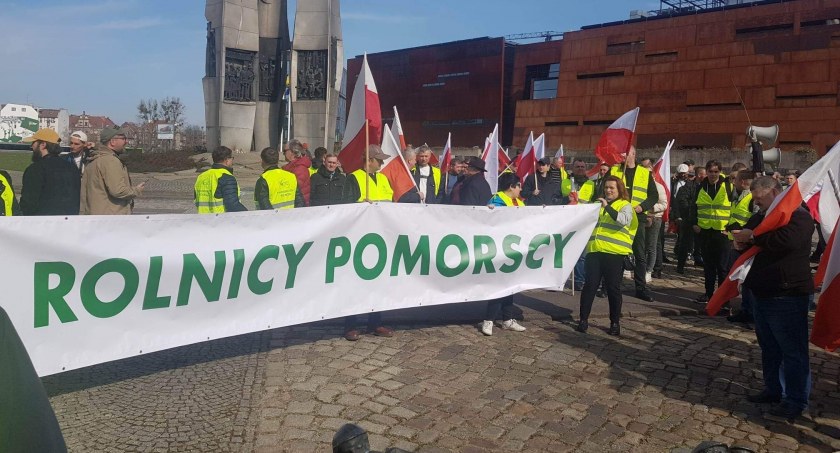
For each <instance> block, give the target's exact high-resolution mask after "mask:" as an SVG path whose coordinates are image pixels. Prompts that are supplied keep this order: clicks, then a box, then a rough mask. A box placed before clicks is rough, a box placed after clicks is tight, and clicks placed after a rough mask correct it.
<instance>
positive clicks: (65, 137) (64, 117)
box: [38, 109, 71, 146]
mask: <svg viewBox="0 0 840 453" xmlns="http://www.w3.org/2000/svg"><path fill="white" fill-rule="evenodd" d="M38 122H39V125H38V127H39V128H41V129H44V128H47V129H52V130H54V131H56V132H58V136H59V137H61V144H62V145H64V146H67V144H68V143H70V132H71V131H70V113H68V112H67V109H38Z"/></svg>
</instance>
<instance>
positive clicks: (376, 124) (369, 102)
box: [338, 54, 382, 174]
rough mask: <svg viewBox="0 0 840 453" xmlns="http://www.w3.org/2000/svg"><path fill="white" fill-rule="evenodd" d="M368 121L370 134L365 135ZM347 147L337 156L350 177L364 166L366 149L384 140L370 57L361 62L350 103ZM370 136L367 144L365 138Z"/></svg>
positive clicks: (346, 136) (346, 133)
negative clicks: (369, 145)
mask: <svg viewBox="0 0 840 453" xmlns="http://www.w3.org/2000/svg"><path fill="white" fill-rule="evenodd" d="M365 121H367V129H368V130H367V134H366V133H365ZM344 130H345V132H344V139H345V140H344V147H343V148H341V152H340V153H339V154H338V159H339V160H340V161H341V167H342V168H343V169H344V172H345V173H347V174H350V173H352V172H354V171H356V170H358V169H360V168H363V167H364V166H365V148H366V147H367V145H368V144H378V143H380V141H381V139H382V110H381V109H380V107H379V93H378V92H377V91H376V83H374V81H373V75H372V74H371V72H370V66H368V61H367V54H365V57H364V59H363V60H362V69H361V71H360V72H359V78H358V79H356V86H355V88H353V97H352V98H351V99H350V112H349V113H348V114H347V127H346V128H345V129H344ZM366 136H367V143H365V137H366Z"/></svg>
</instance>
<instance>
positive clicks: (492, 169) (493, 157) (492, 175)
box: [483, 123, 510, 201]
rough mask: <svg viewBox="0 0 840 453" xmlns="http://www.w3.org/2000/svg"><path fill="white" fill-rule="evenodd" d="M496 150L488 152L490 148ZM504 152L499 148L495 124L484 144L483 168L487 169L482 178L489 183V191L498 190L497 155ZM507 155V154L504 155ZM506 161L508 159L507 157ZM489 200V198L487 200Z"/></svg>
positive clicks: (494, 191) (497, 125) (497, 126)
mask: <svg viewBox="0 0 840 453" xmlns="http://www.w3.org/2000/svg"><path fill="white" fill-rule="evenodd" d="M494 149H495V150H498V151H497V152H495V153H494V152H490V150H494ZM503 153H504V152H503V151H502V150H501V149H500V148H499V124H498V123H497V124H496V127H495V128H493V133H492V134H490V138H489V139H488V143H487V146H485V153H484V154H485V155H484V157H483V159H484V162H485V165H484V168H485V169H486V170H487V171H486V172H484V178H485V179H487V183H488V184H490V193H496V192H498V191H499V164H500V162H499V157H501V155H502V154H503ZM505 157H507V155H505ZM508 163H510V160H509V159H508ZM488 201H489V200H488Z"/></svg>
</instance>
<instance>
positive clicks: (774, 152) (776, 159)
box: [761, 148, 782, 168]
mask: <svg viewBox="0 0 840 453" xmlns="http://www.w3.org/2000/svg"><path fill="white" fill-rule="evenodd" d="M761 155H762V156H763V158H764V163H765V164H770V165H772V166H774V167H776V168H779V164H780V163H781V161H782V150H780V149H779V148H770V149H765V150H764V151H762V152H761Z"/></svg>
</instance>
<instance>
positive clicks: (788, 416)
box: [767, 403, 802, 422]
mask: <svg viewBox="0 0 840 453" xmlns="http://www.w3.org/2000/svg"><path fill="white" fill-rule="evenodd" d="M767 413H768V414H769V415H772V416H773V417H779V418H783V419H785V420H787V421H788V422H793V421H794V420H795V419H796V417H799V416H800V415H802V409H797V408H795V407H793V406H791V405H789V404H785V403H780V404H777V405H775V406H773V407H771V408H770V410H769V411H768V412H767Z"/></svg>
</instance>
